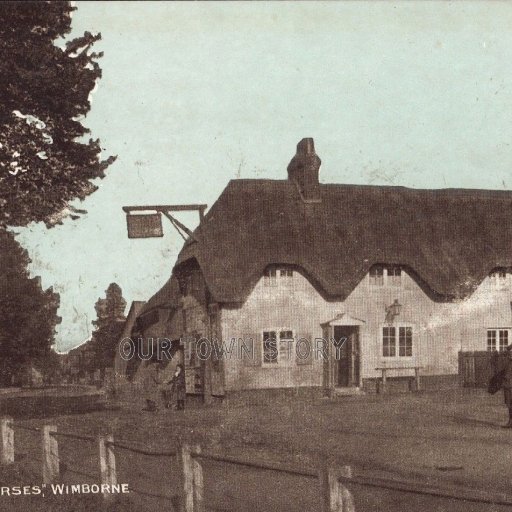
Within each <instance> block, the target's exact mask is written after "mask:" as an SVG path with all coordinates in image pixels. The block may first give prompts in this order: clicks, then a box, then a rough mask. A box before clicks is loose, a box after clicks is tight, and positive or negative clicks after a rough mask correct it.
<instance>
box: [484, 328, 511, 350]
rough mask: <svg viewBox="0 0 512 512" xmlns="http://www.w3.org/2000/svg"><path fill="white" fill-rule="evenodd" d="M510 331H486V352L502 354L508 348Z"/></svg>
mask: <svg viewBox="0 0 512 512" xmlns="http://www.w3.org/2000/svg"><path fill="white" fill-rule="evenodd" d="M509 335H510V329H508V328H507V329H487V350H488V351H489V352H494V351H498V352H503V351H504V350H505V349H506V348H507V346H508V340H509Z"/></svg>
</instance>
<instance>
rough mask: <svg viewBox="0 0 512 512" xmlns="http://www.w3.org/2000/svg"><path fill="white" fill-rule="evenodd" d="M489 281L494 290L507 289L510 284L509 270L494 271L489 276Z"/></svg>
mask: <svg viewBox="0 0 512 512" xmlns="http://www.w3.org/2000/svg"><path fill="white" fill-rule="evenodd" d="M489 280H490V282H491V285H492V286H493V287H494V288H507V287H508V285H509V282H510V269H506V268H496V269H494V270H493V271H492V272H491V273H490V274H489Z"/></svg>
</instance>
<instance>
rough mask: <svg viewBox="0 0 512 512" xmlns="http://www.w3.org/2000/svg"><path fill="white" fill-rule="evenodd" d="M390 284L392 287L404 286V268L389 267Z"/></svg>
mask: <svg viewBox="0 0 512 512" xmlns="http://www.w3.org/2000/svg"><path fill="white" fill-rule="evenodd" d="M386 270H387V274H388V276H387V277H388V284H389V285H391V286H400V285H401V284H402V268H401V267H399V266H397V265H394V266H392V267H387V269H386Z"/></svg>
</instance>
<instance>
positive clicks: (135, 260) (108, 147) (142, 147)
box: [16, 1, 512, 351]
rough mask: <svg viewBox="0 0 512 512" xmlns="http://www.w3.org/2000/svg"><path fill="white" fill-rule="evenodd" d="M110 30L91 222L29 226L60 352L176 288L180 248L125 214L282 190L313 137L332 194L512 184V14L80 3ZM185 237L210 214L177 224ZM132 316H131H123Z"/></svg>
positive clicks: (463, 9)
mask: <svg viewBox="0 0 512 512" xmlns="http://www.w3.org/2000/svg"><path fill="white" fill-rule="evenodd" d="M76 6H77V8H78V9H77V11H75V13H74V15H73V22H72V25H73V33H72V36H78V35H81V34H83V32H84V31H90V32H101V34H102V41H100V42H99V43H97V44H96V45H95V48H94V49H95V51H103V52H104V57H103V58H102V59H101V61H100V65H101V67H102V69H103V77H102V79H101V80H100V82H99V83H98V88H97V90H96V91H95V92H94V94H93V96H92V108H91V111H90V113H89V114H88V115H87V117H86V119H85V121H84V124H85V125H86V126H87V127H89V128H90V129H91V134H92V136H93V137H94V138H100V140H101V143H102V148H103V149H104V155H105V156H108V155H117V156H118V159H117V161H116V162H115V163H114V164H113V165H112V166H111V167H110V168H109V169H108V171H107V177H106V178H105V179H103V180H97V181H96V183H97V184H98V185H99V190H98V191H96V192H95V193H94V194H92V195H91V196H89V197H88V198H87V199H86V200H84V201H83V202H78V201H77V202H75V203H73V204H74V205H75V206H77V207H79V208H84V209H86V210H87V211H88V213H87V215H85V216H83V217H82V218H81V219H80V220H77V221H73V220H71V219H68V220H66V221H64V225H62V226H57V227H55V228H53V229H50V230H48V229H46V228H45V226H44V225H40V224H37V225H36V224H32V225H30V226H29V227H28V228H24V229H17V230H16V232H17V233H19V236H18V240H19V241H20V243H22V245H23V246H24V247H26V248H27V250H28V251H29V254H30V256H31V258H32V263H31V267H30V270H31V273H32V274H33V275H41V276H42V284H43V286H44V287H49V286H53V288H54V290H55V291H57V292H59V293H60V297H61V307H60V310H59V315H60V316H61V317H62V323H61V325H60V326H59V328H58V334H57V338H56V349H57V350H58V351H66V350H69V349H71V348H73V347H75V346H78V345H79V344H81V343H82V342H84V341H85V340H86V339H88V337H89V336H90V334H91V331H92V325H91V321H92V320H94V318H95V312H94V303H95V302H96V300H97V299H98V298H99V297H103V296H104V294H105V290H106V289H107V287H108V285H109V284H110V283H111V282H117V283H118V284H119V285H120V286H121V288H122V290H123V295H124V297H125V299H126V300H127V301H128V304H130V302H131V301H132V300H148V299H149V298H150V297H151V295H153V294H154V293H155V292H156V291H157V290H158V289H159V288H160V287H161V286H162V285H163V284H164V283H165V282H166V281H167V279H168V278H169V277H170V274H171V271H172V267H173V265H174V262H175V259H176V256H177V254H178V251H179V249H180V247H181V245H182V239H181V238H180V236H179V235H178V233H177V232H176V231H174V229H173V228H172V226H171V225H170V223H169V222H167V220H166V219H163V223H164V233H165V235H164V237H163V238H154V239H139V240H133V239H132V240H129V239H128V237H127V230H126V221H125V216H124V213H123V211H122V209H121V208H122V206H125V205H148V204H183V203H206V204H208V205H209V206H211V205H212V204H213V203H214V202H215V200H216V198H217V197H218V196H219V194H220V193H221V192H222V190H223V189H224V187H225V186H226V185H227V183H228V181H229V180H230V179H236V178H272V179H285V178H286V176H287V173H286V166H287V164H288V162H289V161H290V159H291V158H292V156H293V155H294V154H295V147H296V144H297V142H298V141H299V140H301V139H302V138H304V137H313V138H314V139H315V148H316V152H317V153H318V155H319V156H320V158H321V159H322V167H321V170H320V180H321V181H322V182H324V183H355V184H374V185H403V186H407V187H415V188H450V187H457V188H459V187H462V188H486V189H506V190H509V189H510V187H512V173H511V169H512V166H511V164H512V147H511V145H510V144H511V140H510V134H511V133H512V112H511V109H512V66H511V62H512V30H510V27H512V3H508V2H423V1H421V2H398V3H395V2H320V1H315V2H240V3H238V2H219V3H216V2H205V3H203V2H184V3H182V2H177V3H174V2H172V3H171V2H76ZM178 217H179V219H180V220H181V221H182V222H184V223H185V224H186V225H188V226H189V227H192V228H193V227H194V226H195V225H196V224H197V219H196V217H197V214H196V215H192V214H179V215H178ZM127 309H128V308H127Z"/></svg>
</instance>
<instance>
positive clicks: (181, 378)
mask: <svg viewBox="0 0 512 512" xmlns="http://www.w3.org/2000/svg"><path fill="white" fill-rule="evenodd" d="M168 384H171V385H172V389H173V391H174V393H176V409H177V410H178V411H182V410H183V409H185V370H184V369H183V365H182V364H181V363H178V364H177V365H176V371H175V372H174V375H173V377H172V379H171V380H170V381H169V382H168Z"/></svg>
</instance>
